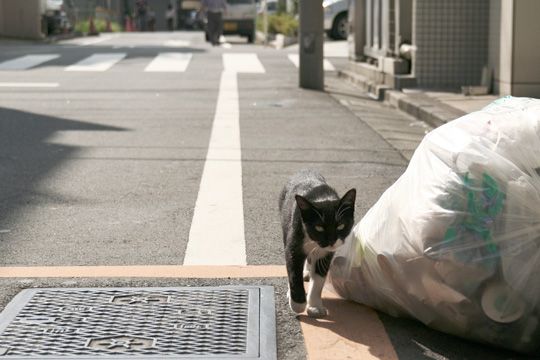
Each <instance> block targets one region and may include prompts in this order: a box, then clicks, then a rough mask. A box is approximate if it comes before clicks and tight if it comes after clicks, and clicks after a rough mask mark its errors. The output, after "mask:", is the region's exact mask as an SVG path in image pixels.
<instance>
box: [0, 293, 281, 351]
mask: <svg viewBox="0 0 540 360" xmlns="http://www.w3.org/2000/svg"><path fill="white" fill-rule="evenodd" d="M2 358H7V359H29V358H30V359H31V358H39V359H60V358H61V359H72V358H73V359H103V358H114V359H133V358H135V359H275V358H276V339H275V310H274V291H273V288H272V287H269V286H257V287H256V286H243V287H241V286H226V287H197V288H195V287H193V288H191V287H181V288H84V289H83V288H73V289H68V288H66V289H61V288H56V289H28V290H23V291H22V292H21V293H19V294H18V295H17V296H16V297H15V298H14V299H13V300H12V301H11V302H10V303H9V304H8V306H7V307H6V308H5V310H4V311H3V312H2V314H0V359H2Z"/></svg>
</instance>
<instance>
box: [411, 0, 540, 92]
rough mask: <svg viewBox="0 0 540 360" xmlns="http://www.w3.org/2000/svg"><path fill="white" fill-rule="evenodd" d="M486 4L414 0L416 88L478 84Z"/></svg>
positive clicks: (473, 0) (485, 0) (483, 60)
mask: <svg viewBox="0 0 540 360" xmlns="http://www.w3.org/2000/svg"><path fill="white" fill-rule="evenodd" d="M533 1H534V0H533ZM489 5H490V1H489V0H451V1H433V0H415V1H414V5H413V7H414V8H413V12H414V23H413V43H414V45H415V46H416V51H415V54H414V60H413V61H414V75H415V76H416V78H417V84H418V86H419V87H422V88H436V89H449V90H456V89H459V88H460V87H461V86H463V85H480V81H481V77H482V68H483V67H484V66H486V65H487V63H488V33H489V13H490V6H489Z"/></svg>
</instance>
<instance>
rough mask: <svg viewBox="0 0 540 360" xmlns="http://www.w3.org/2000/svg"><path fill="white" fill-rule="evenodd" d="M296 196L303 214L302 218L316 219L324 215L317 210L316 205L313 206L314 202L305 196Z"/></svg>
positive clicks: (307, 219) (305, 220)
mask: <svg viewBox="0 0 540 360" xmlns="http://www.w3.org/2000/svg"><path fill="white" fill-rule="evenodd" d="M295 198H296V204H297V205H298V208H299V209H300V214H301V215H302V220H304V222H311V221H315V219H317V217H319V218H321V219H322V215H321V213H320V212H319V210H317V209H316V208H315V206H313V204H312V203H310V202H309V201H308V200H307V199H306V198H305V197H303V196H300V195H295Z"/></svg>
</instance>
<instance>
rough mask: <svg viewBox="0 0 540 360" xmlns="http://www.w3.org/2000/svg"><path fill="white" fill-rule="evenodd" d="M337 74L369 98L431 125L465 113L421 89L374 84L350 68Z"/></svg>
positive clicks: (439, 124) (436, 124)
mask: <svg viewBox="0 0 540 360" xmlns="http://www.w3.org/2000/svg"><path fill="white" fill-rule="evenodd" d="M338 76H339V77H340V78H342V79H344V80H347V81H349V82H351V83H353V84H354V85H355V86H357V87H359V88H360V89H362V90H364V91H366V92H367V93H368V94H369V96H370V97H371V98H373V99H376V100H379V101H384V102H386V103H388V104H389V105H391V106H392V107H394V108H396V109H399V110H401V111H403V112H405V113H406V114H408V115H411V116H413V117H415V118H416V119H418V120H421V121H424V122H426V123H427V124H429V125H431V126H433V127H438V126H441V125H443V124H446V123H447V122H449V121H451V120H454V119H457V118H458V117H461V116H463V115H465V114H466V112H464V111H462V110H459V109H456V108H454V107H452V106H450V105H446V104H444V103H442V102H441V101H439V100H437V99H434V98H431V97H429V96H427V95H425V94H424V93H422V92H421V91H412V90H410V91H409V92H402V91H399V90H393V89H392V88H390V87H389V86H386V85H380V84H376V83H375V82H373V81H370V80H369V79H368V78H366V77H365V76H363V75H361V74H358V73H355V72H354V71H351V70H340V71H339V72H338Z"/></svg>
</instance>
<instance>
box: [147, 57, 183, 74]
mask: <svg viewBox="0 0 540 360" xmlns="http://www.w3.org/2000/svg"><path fill="white" fill-rule="evenodd" d="M191 57H192V54H191V53H174V52H168V53H159V55H158V56H157V57H156V58H155V59H154V60H152V62H151V63H150V64H148V66H147V67H146V69H144V71H150V72H184V71H186V69H187V67H188V65H189V62H190V60H191Z"/></svg>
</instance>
